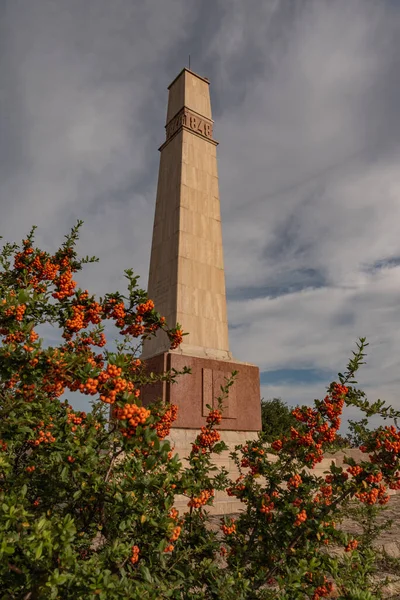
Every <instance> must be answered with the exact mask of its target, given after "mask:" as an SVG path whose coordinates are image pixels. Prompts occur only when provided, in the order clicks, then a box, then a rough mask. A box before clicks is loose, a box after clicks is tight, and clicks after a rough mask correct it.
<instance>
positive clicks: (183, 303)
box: [142, 69, 261, 514]
mask: <svg viewBox="0 0 400 600" xmlns="http://www.w3.org/2000/svg"><path fill="white" fill-rule="evenodd" d="M168 89H169V97H168V109H167V119H166V139H165V142H164V143H163V144H162V146H161V148H160V153H161V156H160V167H159V176H158V188H157V199H156V208H155V217H154V229H153V242H152V248H151V260H150V272H149V283H148V294H149V298H151V299H152V300H153V301H154V303H155V307H156V309H157V310H158V312H160V313H161V314H162V315H163V316H165V317H166V319H167V322H168V323H169V324H171V325H174V324H175V323H177V322H178V323H180V324H181V326H182V329H183V331H184V332H188V333H189V335H187V336H185V337H184V338H183V343H182V344H181V345H180V347H179V348H178V349H177V350H173V351H170V350H169V345H170V344H169V340H168V338H167V336H166V334H164V332H159V333H158V334H157V336H156V337H154V338H152V339H150V340H147V341H145V343H144V346H143V354H142V359H143V360H144V361H145V364H146V366H147V369H148V370H149V371H154V372H162V371H165V370H168V369H172V368H175V369H178V370H179V369H182V368H183V367H184V366H188V367H190V368H191V371H192V374H191V375H184V376H181V377H180V378H179V379H178V383H177V384H172V385H170V384H166V383H159V384H156V385H154V386H150V387H148V388H146V389H144V390H143V391H142V397H143V401H144V402H145V403H148V402H150V401H152V400H155V399H157V398H162V399H163V400H164V401H165V402H171V403H173V404H177V405H178V418H177V420H176V421H175V423H174V427H173V429H172V431H171V435H170V439H171V441H172V443H173V444H174V445H175V450H176V452H177V453H178V454H179V456H180V457H181V458H184V457H185V456H187V455H188V454H189V452H190V448H191V443H192V441H193V440H194V438H195V436H196V435H197V432H198V431H199V429H200V427H201V426H202V425H205V423H206V416H207V414H208V409H207V407H206V405H207V404H208V405H211V406H213V405H214V406H215V405H216V402H215V399H216V398H217V397H218V396H219V395H220V387H221V385H223V384H224V383H225V378H226V377H229V376H230V375H231V373H232V371H238V375H237V378H236V382H235V384H234V385H233V386H232V387H231V392H230V394H229V398H228V401H227V402H226V403H225V404H226V408H225V410H224V412H223V419H222V423H221V425H220V427H219V429H220V431H221V436H222V439H223V440H224V441H225V442H226V443H227V444H228V446H229V447H230V448H231V449H233V447H234V445H235V444H239V443H243V442H244V441H246V440H248V439H254V438H255V437H256V436H257V431H259V430H260V429H261V404H260V379H259V370H258V368H257V367H256V366H254V365H250V364H247V363H243V362H238V361H237V360H234V359H233V358H232V355H231V352H230V350H229V339H228V321H227V309H226V293H225V273H224V261H223V247H222V231H221V215H220V200H219V188H218V169H217V145H218V142H217V141H216V140H215V139H214V133H213V120H212V116H211V103H210V92H209V82H208V80H207V79H205V78H203V77H200V76H199V75H197V74H196V73H193V72H192V71H190V70H188V69H183V70H182V71H181V72H180V73H179V75H178V76H177V77H176V78H175V79H174V81H173V82H172V83H171V85H170V86H169V88H168ZM215 463H216V464H217V465H222V464H223V465H225V466H226V467H227V468H228V470H229V471H230V472H232V474H234V466H233V465H232V464H231V461H230V459H229V456H228V452H224V453H223V455H221V456H220V457H217V458H216V460H215ZM237 502H238V501H237V500H236V499H232V498H229V497H228V496H226V495H224V494H219V495H218V494H217V495H216V498H215V507H214V508H213V512H216V513H218V514H221V513H227V512H233V511H235V510H237V508H238V507H237V506H236V505H237Z"/></svg>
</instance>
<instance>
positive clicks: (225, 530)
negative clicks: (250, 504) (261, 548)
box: [221, 520, 236, 535]
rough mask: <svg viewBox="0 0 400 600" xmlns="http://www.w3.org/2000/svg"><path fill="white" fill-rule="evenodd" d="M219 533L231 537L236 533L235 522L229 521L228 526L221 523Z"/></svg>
mask: <svg viewBox="0 0 400 600" xmlns="http://www.w3.org/2000/svg"><path fill="white" fill-rule="evenodd" d="M221 531H222V533H224V534H225V535H232V534H233V533H235V532H236V525H235V522H234V521H233V520H231V521H230V523H229V525H228V524H226V523H223V524H222V525H221Z"/></svg>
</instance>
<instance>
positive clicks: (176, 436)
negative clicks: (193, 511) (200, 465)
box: [167, 428, 257, 515]
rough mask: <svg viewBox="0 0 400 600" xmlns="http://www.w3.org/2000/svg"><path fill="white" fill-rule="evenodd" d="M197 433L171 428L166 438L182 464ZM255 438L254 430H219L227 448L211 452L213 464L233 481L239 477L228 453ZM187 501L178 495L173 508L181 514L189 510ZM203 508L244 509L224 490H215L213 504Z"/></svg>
mask: <svg viewBox="0 0 400 600" xmlns="http://www.w3.org/2000/svg"><path fill="white" fill-rule="evenodd" d="M197 433H198V431H197V430H195V429H175V428H173V429H171V433H170V435H169V436H168V438H167V439H168V440H169V441H170V442H171V447H173V448H174V452H173V454H174V453H176V454H178V456H179V458H180V459H181V461H182V463H183V465H185V464H187V461H186V460H185V458H186V457H188V456H189V454H190V451H191V449H192V443H193V442H194V440H195V438H196V435H197ZM255 439H257V432H255V431H221V440H222V441H224V442H225V443H226V445H227V446H228V450H224V451H223V452H221V454H213V455H212V462H213V464H214V465H215V466H216V467H218V468H219V469H221V468H222V467H225V469H226V470H227V471H228V475H229V477H230V478H231V479H232V480H233V481H235V480H236V479H237V478H238V477H239V472H238V470H237V468H236V465H235V463H234V461H233V460H232V459H231V458H230V456H229V454H230V452H232V451H233V450H234V449H235V446H236V445H238V444H245V443H246V442H247V441H250V440H255ZM188 502H189V500H188V498H186V497H185V496H178V497H177V499H176V502H175V508H177V509H178V510H179V512H180V513H181V514H183V513H184V512H187V511H188V510H189V508H188ZM204 508H205V510H206V511H207V512H209V514H212V515H229V514H232V513H238V512H241V511H242V510H244V508H245V504H243V503H242V502H240V500H238V499H237V498H235V497H233V496H228V494H227V493H226V492H215V496H214V503H213V505H212V506H205V507H204Z"/></svg>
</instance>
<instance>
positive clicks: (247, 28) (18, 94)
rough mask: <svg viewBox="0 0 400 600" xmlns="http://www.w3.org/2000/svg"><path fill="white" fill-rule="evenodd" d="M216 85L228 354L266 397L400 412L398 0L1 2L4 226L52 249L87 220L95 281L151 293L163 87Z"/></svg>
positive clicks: (85, 246) (84, 247) (85, 249)
mask: <svg viewBox="0 0 400 600" xmlns="http://www.w3.org/2000/svg"><path fill="white" fill-rule="evenodd" d="M189 53H190V54H191V66H192V69H193V70H195V71H196V72H197V73H199V74H200V75H202V76H205V77H208V78H209V79H210V81H211V84H212V85H211V98H212V105H213V116H214V119H215V136H216V138H217V139H218V140H219V142H220V146H219V149H218V158H219V176H220V193H221V207H222V218H223V236H224V248H225V263H226V281H227V289H228V311H229V320H230V326H231V329H230V340H231V349H232V351H233V354H234V356H235V357H236V358H238V359H240V360H245V361H248V362H253V363H255V364H257V365H258V366H259V367H260V370H261V381H262V395H263V396H264V397H265V398H271V397H274V396H280V397H282V398H283V399H284V400H286V401H288V402H289V403H292V404H297V403H298V402H303V401H308V402H309V401H310V400H312V399H313V398H314V397H321V395H323V394H324V391H325V388H326V385H327V384H328V383H329V381H330V380H332V378H334V376H335V374H336V373H337V372H338V370H343V369H344V367H345V364H346V363H347V359H348V357H349V356H350V354H351V350H352V349H354V348H355V342H356V340H357V339H358V338H359V337H360V336H366V337H367V339H368V341H369V343H370V346H369V349H368V352H369V353H368V357H367V365H366V367H364V368H363V370H362V371H361V372H360V377H359V381H360V383H361V385H362V386H363V388H364V389H365V390H366V391H367V392H368V394H369V396H370V397H371V399H372V398H376V397H381V398H385V399H387V400H389V401H390V402H391V403H393V404H394V405H395V406H397V408H399V409H400V397H399V393H398V390H399V383H400V370H399V362H400V359H399V357H400V326H399V325H400V232H399V229H400V171H399V159H400V119H399V107H400V75H399V73H400V68H399V56H400V3H399V2H398V1H397V0H387V1H385V0H379V1H378V0H376V1H373V0H296V1H295V2H294V1H293V0H209V1H208V0H203V1H202V2H199V1H196V0H163V1H162V2H161V0H113V1H112V2H110V1H109V0H85V1H84V2H83V1H82V0H68V1H67V0H0V136H1V143H0V210H1V212H0V234H2V235H4V237H5V238H6V239H8V240H14V239H20V238H21V237H22V236H23V235H24V234H25V233H26V232H27V230H29V229H30V227H31V225H32V224H37V225H38V226H39V231H38V235H37V240H38V242H39V243H40V244H41V245H42V246H44V247H45V248H46V249H48V250H54V249H55V247H56V245H57V244H58V243H59V242H60V239H61V238H62V236H63V235H64V234H65V233H66V232H67V231H68V230H69V228H70V227H71V226H72V225H73V224H74V223H75V222H76V219H78V218H82V219H83V220H84V221H85V225H84V229H83V232H82V241H81V243H80V251H81V252H82V253H85V254H86V253H88V254H95V255H97V256H99V257H100V264H99V265H95V266H93V267H88V270H87V278H86V279H87V281H88V283H89V285H90V286H91V288H92V289H94V290H96V291H98V292H99V293H102V292H104V291H106V290H110V289H111V288H112V289H117V288H118V287H120V286H121V283H122V281H123V277H122V272H123V270H124V269H125V268H128V267H132V268H133V269H134V270H135V271H136V272H138V273H139V274H141V276H142V278H141V283H142V285H143V286H145V285H146V282H147V272H148V264H149V256H150V243H151V233H152V222H153V215H154V202H155V192H156V181H157V170H158V160H159V156H158V151H157V148H158V146H159V145H160V144H161V143H162V141H163V139H164V121H165V110H166V101H167V90H166V88H167V86H168V84H169V83H170V82H171V81H172V79H173V78H174V77H175V76H176V75H177V73H178V72H179V71H180V70H181V69H182V67H183V66H186V65H187V60H188V54H189Z"/></svg>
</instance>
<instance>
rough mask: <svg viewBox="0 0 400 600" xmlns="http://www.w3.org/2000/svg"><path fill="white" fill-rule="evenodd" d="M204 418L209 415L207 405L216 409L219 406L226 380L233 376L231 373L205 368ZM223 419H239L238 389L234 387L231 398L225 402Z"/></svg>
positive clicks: (231, 389)
mask: <svg viewBox="0 0 400 600" xmlns="http://www.w3.org/2000/svg"><path fill="white" fill-rule="evenodd" d="M202 375H203V406H202V414H203V417H206V416H207V415H208V412H209V409H208V408H207V405H209V406H212V407H213V408H216V407H217V406H218V402H217V398H218V397H219V396H220V395H221V386H225V385H226V380H227V379H229V377H230V376H231V373H230V372H228V371H227V372H225V371H216V370H214V371H213V370H212V369H206V368H203V373H202ZM222 418H223V419H236V418H237V401H236V389H235V386H234V385H233V386H232V387H231V388H230V390H229V396H228V398H226V399H225V401H224V409H223V411H222Z"/></svg>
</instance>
